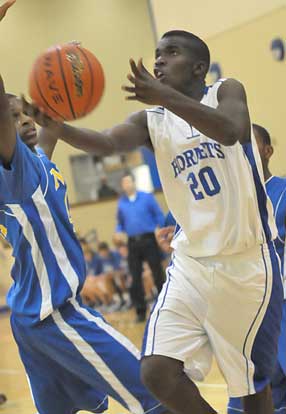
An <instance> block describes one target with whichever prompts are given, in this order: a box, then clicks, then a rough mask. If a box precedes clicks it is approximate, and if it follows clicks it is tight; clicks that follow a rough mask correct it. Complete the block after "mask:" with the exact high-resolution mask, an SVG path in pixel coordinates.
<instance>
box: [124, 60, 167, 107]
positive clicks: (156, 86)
mask: <svg viewBox="0 0 286 414" xmlns="http://www.w3.org/2000/svg"><path fill="white" fill-rule="evenodd" d="M129 63H130V67H131V71H132V74H131V73H129V74H128V75H127V79H128V80H129V81H130V82H131V83H132V84H133V85H134V86H122V90H124V91H125V92H129V93H130V94H131V95H128V96H127V97H126V99H127V100H128V101H140V102H143V103H145V104H148V105H160V104H161V101H162V95H163V94H164V93H165V92H166V89H167V88H169V87H168V86H166V85H162V84H161V83H160V81H159V80H158V79H156V78H154V77H153V76H152V75H151V73H150V72H148V70H147V69H146V68H145V66H144V65H143V61H142V59H139V61H138V64H137V65H136V63H135V62H134V60H133V59H130V61H129Z"/></svg>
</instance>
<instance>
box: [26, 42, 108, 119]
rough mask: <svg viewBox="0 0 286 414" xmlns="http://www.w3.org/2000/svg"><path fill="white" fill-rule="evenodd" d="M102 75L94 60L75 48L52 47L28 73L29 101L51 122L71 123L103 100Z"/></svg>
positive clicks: (66, 46) (68, 45) (71, 45)
mask: <svg viewBox="0 0 286 414" xmlns="http://www.w3.org/2000/svg"><path fill="white" fill-rule="evenodd" d="M103 90H104V74H103V70H102V67H101V64H100V63H99V61H98V60H97V58H96V57H95V56H94V55H93V54H92V53H91V52H90V51H89V50H87V49H84V48H83V47H81V46H80V45H78V44H74V43H68V44H65V45H58V46H54V47H51V48H50V49H48V50H47V51H45V52H44V53H43V54H42V55H41V56H39V57H38V59H37V60H36V61H35V63H34V65H33V68H32V70H31V73H30V79H29V93H30V96H31V98H32V100H33V101H34V102H35V103H36V104H37V106H39V108H42V109H43V110H44V112H45V113H46V114H47V115H49V116H50V117H51V118H53V119H56V120H59V121H71V120H73V119H78V118H81V117H83V116H85V115H87V114H88V113H89V112H91V111H92V110H93V109H94V108H95V107H96V105H97V104H98V102H99V101H100V98H101V97H102V94H103Z"/></svg>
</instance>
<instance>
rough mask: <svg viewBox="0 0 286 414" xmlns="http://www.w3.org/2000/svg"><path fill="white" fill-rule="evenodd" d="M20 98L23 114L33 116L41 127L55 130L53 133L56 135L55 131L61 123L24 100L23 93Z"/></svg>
mask: <svg viewBox="0 0 286 414" xmlns="http://www.w3.org/2000/svg"><path fill="white" fill-rule="evenodd" d="M21 99H22V106H23V112H24V114H25V115H27V116H29V117H30V118H33V119H34V121H35V122H36V123H37V124H38V125H40V126H41V127H43V128H48V129H50V130H52V131H55V134H56V135H57V131H58V130H59V129H60V126H61V123H60V122H58V121H55V120H54V119H52V118H50V117H49V116H48V115H46V114H45V113H44V111H43V110H42V109H40V108H38V107H37V105H35V104H33V103H29V102H28V101H26V99H25V97H24V96H23V95H22V97H21Z"/></svg>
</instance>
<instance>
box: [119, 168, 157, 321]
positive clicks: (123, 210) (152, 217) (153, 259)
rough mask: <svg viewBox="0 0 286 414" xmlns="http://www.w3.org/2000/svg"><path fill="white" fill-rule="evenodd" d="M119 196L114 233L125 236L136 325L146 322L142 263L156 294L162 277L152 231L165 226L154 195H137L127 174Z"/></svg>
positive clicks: (133, 183)
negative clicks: (150, 275)
mask: <svg viewBox="0 0 286 414" xmlns="http://www.w3.org/2000/svg"><path fill="white" fill-rule="evenodd" d="M121 186H122V190H123V192H124V195H122V196H121V197H120V199H119V202H118V209H117V228H116V231H117V232H124V233H126V234H127V236H128V251H129V253H128V265H129V270H130V273H131V275H132V286H131V290H130V293H131V299H132V302H133V304H134V306H135V309H136V313H137V319H136V321H137V322H143V321H145V319H146V301H145V295H144V290H143V284H142V270H143V269H142V268H143V262H144V261H146V262H147V263H148V264H149V266H150V269H151V271H152V274H153V278H154V282H155V285H156V287H157V290H158V293H159V292H160V291H161V288H162V285H163V282H164V279H165V276H164V271H163V268H162V265H161V253H160V250H159V247H158V244H157V242H156V238H155V234H154V231H155V229H156V227H161V226H162V225H163V224H164V214H163V212H162V210H161V208H160V207H159V205H158V203H157V201H156V200H155V198H154V196H153V194H150V193H145V192H142V191H137V189H136V186H135V181H134V178H133V177H132V176H131V175H130V174H129V175H126V176H124V177H123V178H122V180H121Z"/></svg>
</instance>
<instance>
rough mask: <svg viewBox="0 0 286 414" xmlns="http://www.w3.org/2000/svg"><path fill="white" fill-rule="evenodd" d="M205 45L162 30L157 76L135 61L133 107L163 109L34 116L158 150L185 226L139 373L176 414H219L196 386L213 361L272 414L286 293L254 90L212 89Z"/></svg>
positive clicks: (107, 146) (99, 146) (114, 144)
mask: <svg viewBox="0 0 286 414" xmlns="http://www.w3.org/2000/svg"><path fill="white" fill-rule="evenodd" d="M209 62H210V54H209V50H208V47H207V45H206V44H205V43H204V42H203V41H202V40H201V39H199V38H198V37H197V36H195V35H193V34H191V33H188V32H184V31H171V32H167V33H165V34H164V35H163V37H162V38H161V40H160V41H159V43H158V46H157V49H156V59H155V66H154V76H152V75H151V74H150V73H149V72H148V71H147V69H146V68H145V67H144V65H143V63H142V60H139V62H138V64H135V62H134V60H132V59H131V60H130V65H131V71H132V73H131V74H129V75H128V79H129V81H130V82H131V86H125V87H123V89H124V90H125V91H127V92H129V93H130V95H129V96H128V97H127V99H128V100H130V101H132V100H136V101H140V102H143V103H145V104H148V105H151V106H155V107H154V108H153V109H150V110H147V111H140V112H137V113H135V114H132V115H131V116H130V117H129V118H128V119H127V120H126V121H125V122H124V123H123V124H121V125H117V126H115V127H113V128H110V129H106V130H104V131H102V132H95V131H90V130H86V129H79V128H74V127H71V126H69V125H66V124H59V123H56V122H54V121H51V120H49V119H48V118H47V117H45V116H44V115H43V114H40V113H39V110H38V109H37V108H36V107H34V106H33V105H29V104H27V103H25V110H26V112H27V113H29V114H30V115H32V116H34V118H35V119H36V121H37V122H38V123H40V124H42V125H45V126H47V127H48V128H50V129H51V130H52V131H53V132H54V133H55V134H56V135H57V136H60V137H62V139H63V140H64V141H66V142H68V143H69V144H71V145H73V146H75V147H77V148H81V149H83V150H86V151H92V152H94V153H96V154H97V155H99V156H104V155H108V154H111V153H114V152H123V151H128V150H131V149H134V148H136V147H137V146H139V145H146V146H149V147H150V146H151V147H152V148H153V149H154V152H155V156H156V160H157V164H158V168H159V173H160V177H161V181H162V185H163V190H164V193H165V196H166V200H167V203H168V206H169V208H170V210H171V211H172V213H173V215H174V217H175V220H176V222H177V223H179V225H180V230H179V231H178V233H177V235H176V237H175V238H174V241H173V248H174V255H173V260H172V263H171V265H170V267H169V268H168V269H167V281H166V283H165V285H164V288H163V290H162V292H161V294H160V296H159V298H158V301H157V304H156V306H155V307H154V309H153V312H152V314H151V317H150V319H149V322H148V325H147V327H146V335H145V339H144V346H143V359H142V365H141V375H142V379H143V381H144V383H145V384H146V385H147V387H148V388H149V389H150V391H151V392H152V393H153V394H154V395H155V396H156V397H157V398H158V399H159V400H160V401H162V402H163V403H164V404H165V405H166V406H167V407H168V408H169V409H170V410H171V411H173V412H174V413H176V414H190V413H194V414H210V413H214V412H215V410H214V409H213V408H212V407H211V406H210V405H209V404H208V403H207V402H206V401H205V400H204V399H203V398H202V396H201V395H200V393H199V391H198V388H197V387H196V385H195V383H194V382H193V381H194V380H202V379H203V378H204V376H205V375H206V373H207V372H208V370H209V368H210V364H211V359H212V355H215V357H216V359H217V362H218V365H219V367H220V369H221V371H222V373H223V375H224V377H225V380H226V382H227V384H228V391H229V395H230V396H233V397H234V396H240V397H244V398H243V401H244V411H245V413H247V414H271V413H272V412H273V403H272V398H271V392H270V386H269V381H270V376H271V371H272V368H273V367H274V364H275V358H276V352H277V339H278V335H279V325H280V320H281V310H282V300H283V290H282V280H281V271H280V267H279V260H278V258H277V255H276V252H275V248H274V245H273V239H274V238H275V237H276V227H275V225H274V221H273V214H272V211H271V203H270V201H269V200H268V198H267V196H266V193H265V187H264V184H263V174H262V169H261V163H260V160H259V154H258V151H257V147H256V144H255V141H254V138H253V135H252V131H251V124H250V119H249V113H248V107H247V101H246V94H245V91H244V88H243V86H242V85H241V84H240V83H239V82H238V81H236V80H233V79H227V80H224V81H223V80H221V81H219V82H217V83H215V84H214V85H212V86H210V87H208V88H207V87H206V85H205V76H206V74H207V71H208V68H209Z"/></svg>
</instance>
